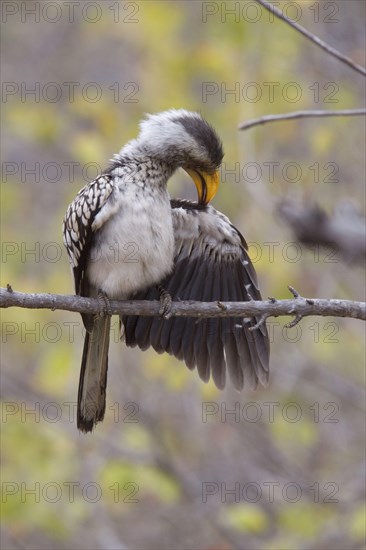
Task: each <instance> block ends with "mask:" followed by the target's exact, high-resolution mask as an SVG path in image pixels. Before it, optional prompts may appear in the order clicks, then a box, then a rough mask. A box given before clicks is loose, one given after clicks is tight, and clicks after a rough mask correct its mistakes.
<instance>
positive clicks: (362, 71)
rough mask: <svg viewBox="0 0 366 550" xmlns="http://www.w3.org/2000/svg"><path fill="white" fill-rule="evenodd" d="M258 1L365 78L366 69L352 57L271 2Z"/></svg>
mask: <svg viewBox="0 0 366 550" xmlns="http://www.w3.org/2000/svg"><path fill="white" fill-rule="evenodd" d="M256 1H257V2H258V4H261V6H263V7H264V8H265V9H266V10H268V11H269V12H272V13H273V14H274V15H275V16H276V17H278V18H279V19H282V21H285V23H287V24H288V25H290V26H291V27H293V28H294V29H296V30H297V31H299V32H300V33H301V34H302V35H303V36H305V37H306V38H308V39H309V40H311V42H313V43H314V44H316V45H317V46H319V48H322V49H323V50H324V51H326V52H327V53H329V54H330V55H332V56H333V57H335V58H336V59H338V60H339V61H342V63H345V64H346V65H348V66H349V67H351V69H353V70H354V71H357V72H358V73H360V74H362V75H363V76H366V69H365V68H364V67H362V66H361V65H358V64H357V63H355V62H354V61H353V60H352V59H351V58H350V57H347V56H346V55H344V54H343V53H341V52H339V51H338V50H336V49H335V48H332V46H329V44H327V43H326V42H324V41H323V40H321V39H320V38H319V37H318V36H316V35H315V34H313V33H311V32H310V31H308V30H307V29H305V28H304V27H302V26H301V25H299V24H298V23H295V21H292V20H291V19H290V18H289V17H287V16H286V15H284V14H283V13H282V11H281V10H280V9H278V8H276V7H275V6H273V5H272V4H271V3H270V2H267V1H266V0H256Z"/></svg>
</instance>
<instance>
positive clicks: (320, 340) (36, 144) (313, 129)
mask: <svg viewBox="0 0 366 550" xmlns="http://www.w3.org/2000/svg"><path fill="white" fill-rule="evenodd" d="M279 5H280V6H281V8H282V9H285V10H287V11H286V13H287V14H288V15H289V16H290V17H292V18H296V19H297V20H298V22H299V23H300V24H302V25H304V26H306V27H307V28H308V29H310V30H311V31H312V32H314V33H316V34H318V35H319V36H321V37H322V38H323V39H324V40H326V41H328V42H329V43H330V44H331V45H333V46H335V47H336V48H338V49H340V50H341V51H343V52H344V53H345V54H347V55H349V56H351V57H352V58H353V59H354V60H355V61H357V62H358V63H360V64H364V63H365V54H364V47H365V39H364V22H365V13H364V8H365V7H364V3H363V2H359V1H353V0H347V1H336V2H314V1H313V0H312V1H311V2H308V1H301V2H300V3H299V2H297V3H296V2H280V3H279ZM1 7H2V29H1V30H2V38H1V43H2V53H1V57H2V80H3V87H2V138H3V139H2V200H1V209H2V210H1V230H2V233H1V238H2V269H1V271H2V272H1V286H5V285H6V283H11V284H12V286H13V288H14V289H16V290H19V291H23V292H50V293H65V294H69V293H72V292H73V284H72V278H71V274H70V269H69V265H68V260H67V257H66V253H65V250H64V248H63V244H62V237H61V224H62V219H63V216H64V212H65V211H66V208H67V205H68V204H69V202H70V201H71V200H72V198H73V197H74V196H75V194H76V193H77V191H78V190H79V189H80V188H81V187H82V186H83V185H85V183H86V182H87V181H89V180H90V179H93V178H94V177H95V176H96V174H97V172H98V167H100V168H104V167H105V166H106V165H107V163H108V160H109V158H111V156H112V154H113V153H114V152H118V151H119V149H120V148H121V147H122V145H123V144H124V143H125V142H126V141H128V140H129V139H131V138H133V137H134V136H135V135H136V133H137V125H138V122H139V120H140V119H141V117H142V116H143V114H144V113H146V112H157V111H160V110H164V109H168V108H171V107H175V108H181V107H182V108H186V109H191V110H199V111H201V112H202V114H203V115H204V116H205V117H206V118H207V119H208V120H209V121H210V122H211V123H212V124H213V125H214V126H215V128H216V129H217V131H218V133H219V134H220V135H221V137H222V139H223V142H224V147H225V152H226V155H225V159H224V164H223V168H222V174H221V179H222V184H221V187H220V190H219V193H218V195H217V197H216V198H215V200H214V205H215V207H217V208H218V209H219V210H221V211H223V212H225V214H227V215H228V216H229V217H230V218H231V220H232V222H233V223H234V224H235V225H236V226H237V227H238V228H239V229H240V231H241V232H242V233H243V234H244V235H245V237H246V239H247V241H248V242H249V243H251V246H250V252H251V256H252V258H253V262H254V263H255V267H256V270H257V273H258V277H259V281H260V286H261V290H262V294H263V296H264V297H267V296H275V297H277V298H287V297H289V292H288V290H287V285H288V284H291V285H293V286H294V287H295V288H296V289H297V290H298V291H299V292H300V293H301V294H302V295H305V296H313V297H321V298H348V299H355V300H362V299H364V272H363V270H362V268H361V267H355V266H350V265H347V264H345V263H343V262H342V261H341V259H340V258H339V256H338V255H337V254H334V253H333V252H332V251H329V250H323V249H321V250H317V249H314V250H311V249H305V248H304V247H300V246H299V245H295V244H294V242H293V241H294V238H293V235H292V234H291V231H290V230H289V229H288V228H287V227H286V225H285V224H284V223H283V221H282V220H281V219H280V218H279V217H278V215H276V207H277V205H278V204H279V202H280V201H281V200H282V199H283V198H284V197H287V198H291V199H294V200H297V201H299V202H301V203H303V204H310V203H312V202H317V203H318V204H319V205H320V206H321V207H323V208H324V209H325V210H326V211H327V212H331V211H332V210H333V209H334V208H337V207H339V204H343V203H344V201H350V202H352V203H353V204H354V205H356V206H358V207H360V208H361V209H362V208H363V205H364V204H365V187H364V181H365V165H364V148H363V147H364V146H363V140H364V129H365V126H364V119H362V118H337V119H332V118H327V119H318V120H315V119H313V120H303V121H293V122H280V123H275V124H271V125H266V126H261V127H257V128H254V129H252V130H248V131H246V132H239V131H238V125H239V124H240V123H241V122H244V121H246V120H249V119H251V118H254V117H257V116H261V115H265V114H274V113H285V112H291V111H294V110H299V109H341V108H356V107H361V106H362V101H363V96H364V82H363V79H362V77H361V76H360V75H358V74H357V73H355V72H352V71H351V70H350V69H349V68H348V67H346V66H345V65H342V64H341V63H339V62H338V61H336V60H335V59H333V58H332V57H330V56H329V55H327V54H326V53H325V52H323V51H321V50H320V49H318V48H317V47H316V46H315V45H313V44H311V43H310V42H308V41H307V40H306V39H305V38H303V37H301V36H300V35H299V34H297V33H296V32H295V31H294V30H293V29H291V28H289V27H288V26H286V25H285V24H284V23H282V22H280V21H278V20H273V19H271V17H270V16H269V14H268V13H267V12H265V11H264V10H263V9H261V8H260V7H258V6H257V5H256V4H255V2H254V1H247V2H244V1H243V2H198V1H197V2H196V1H195V2H188V1H187V2H180V1H174V2H158V1H151V2H150V1H145V2H140V1H138V2H135V1H133V2H118V1H112V2H109V1H103V2H75V3H74V2H71V3H69V2H62V1H60V2H33V1H28V2H26V3H24V2H19V3H18V2H2V6H1ZM32 90H33V92H32ZM169 189H170V192H171V194H172V196H175V197H178V196H179V197H187V198H195V190H194V186H193V185H192V183H191V182H190V181H189V180H188V178H187V177H186V176H184V175H183V174H180V173H178V174H176V175H175V176H174V177H173V178H172V180H171V182H170V184H169ZM288 321H289V319H288V318H283V317H281V318H278V319H273V318H272V319H270V320H269V330H270V334H271V341H272V356H271V379H270V385H269V387H268V388H267V389H259V390H257V391H256V392H252V391H250V390H247V389H246V390H244V391H243V392H242V393H241V394H239V393H237V392H236V391H235V390H234V389H233V388H232V387H231V386H230V384H229V385H228V387H227V388H226V389H225V391H223V392H222V393H220V392H218V391H217V390H216V389H215V387H214V386H213V384H212V383H209V384H207V385H204V384H203V383H202V382H200V381H199V379H198V376H197V374H196V372H193V373H190V372H189V371H188V370H187V369H186V367H185V366H184V364H183V363H180V362H178V361H176V360H175V359H173V358H171V357H170V356H168V355H163V356H159V355H156V354H155V353H154V352H150V351H149V352H145V353H142V352H140V351H139V350H130V349H126V348H125V346H124V345H123V344H122V343H120V342H119V340H118V320H117V318H114V323H113V326H112V330H113V332H112V343H111V351H110V367H109V386H108V405H107V412H106V418H105V421H104V423H103V424H101V425H98V427H97V429H96V430H95V432H94V433H93V434H92V435H90V436H84V435H81V434H79V433H78V432H77V429H76V425H75V418H74V414H75V401H76V395H77V385H78V378H79V365H80V358H81V351H82V339H83V334H82V325H81V321H80V319H79V316H78V315H75V314H72V313H68V312H60V311H58V312H51V311H31V310H26V309H22V310H20V309H11V310H9V311H4V310H3V311H2V364H1V376H2V419H1V432H2V446H1V452H2V486H1V487H2V522H3V523H2V547H3V548H6V549H8V548H44V549H50V548H52V549H53V548H54V549H56V548H57V549H63V548H65V549H66V548H76V549H79V548H80V549H81V548H93V549H98V550H99V549H107V550H110V549H123V548H141V549H157V548H161V549H178V548H179V549H183V548H184V549H192V550H193V549H212V550H213V549H215V550H218V549H225V550H229V549H242V548H243V549H244V548H248V549H249V548H250V549H254V548H255V549H279V548H281V549H296V548H299V549H300V548H301V549H302V548H317V549H318V548H321V549H323V548H324V549H328V548H339V549H344V548H347V549H348V548H363V547H364V546H363V545H364V542H363V541H364V535H365V527H364V515H365V508H364V434H365V430H364V427H365V425H364V405H365V398H364V359H365V352H364V345H363V337H364V325H363V324H362V322H360V321H356V320H352V319H332V318H321V317H319V318H316V317H313V318H306V319H304V320H303V321H302V322H301V323H300V324H299V325H298V326H297V327H295V328H293V329H286V328H284V325H285V323H286V322H288ZM32 411H33V413H32ZM230 411H234V412H232V413H231V414H230Z"/></svg>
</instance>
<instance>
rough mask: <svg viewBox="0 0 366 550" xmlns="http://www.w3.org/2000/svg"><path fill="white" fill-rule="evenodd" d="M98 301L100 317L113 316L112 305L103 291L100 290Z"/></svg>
mask: <svg viewBox="0 0 366 550" xmlns="http://www.w3.org/2000/svg"><path fill="white" fill-rule="evenodd" d="M97 299H98V302H99V306H100V311H99V317H107V315H108V316H111V315H112V309H111V303H110V301H109V298H108V296H107V295H106V293H105V292H103V291H102V290H99V291H98V296H97Z"/></svg>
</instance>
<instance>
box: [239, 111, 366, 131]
mask: <svg viewBox="0 0 366 550" xmlns="http://www.w3.org/2000/svg"><path fill="white" fill-rule="evenodd" d="M360 115H366V109H343V110H340V109H339V110H336V111H295V112H294V113H286V114H279V115H265V116H261V117H259V118H252V120H249V121H248V122H243V124H240V126H239V130H248V129H249V128H253V126H259V125H260V124H267V123H268V122H278V121H279V120H292V119H296V118H312V117H324V116H360Z"/></svg>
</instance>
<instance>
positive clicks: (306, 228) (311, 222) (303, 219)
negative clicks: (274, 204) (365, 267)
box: [278, 200, 366, 263]
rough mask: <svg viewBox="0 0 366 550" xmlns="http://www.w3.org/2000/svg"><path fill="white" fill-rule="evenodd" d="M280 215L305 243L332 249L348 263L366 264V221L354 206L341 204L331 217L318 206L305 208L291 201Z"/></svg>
mask: <svg viewBox="0 0 366 550" xmlns="http://www.w3.org/2000/svg"><path fill="white" fill-rule="evenodd" d="M278 212H279V214H280V215H281V216H282V217H283V219H284V220H285V221H286V222H287V223H288V224H289V225H290V226H291V228H292V230H293V231H294V233H295V235H296V238H297V240H298V241H300V242H301V243H304V244H306V245H314V244H319V245H321V246H324V247H327V248H332V249H333V250H335V251H337V252H339V253H340V254H341V255H342V256H343V258H345V259H346V260H347V261H348V262H358V263H363V262H365V258H366V235H365V218H364V217H363V216H362V215H361V213H360V212H359V211H357V210H356V208H355V207H354V206H353V205H352V204H349V203H344V204H340V205H338V208H337V210H336V211H335V213H334V215H333V216H332V217H330V216H328V215H327V214H326V213H325V212H324V210H322V209H321V208H319V206H317V205H310V206H305V207H304V206H301V205H299V204H296V203H294V202H293V201H288V200H287V201H284V202H283V203H281V204H280V205H279V207H278Z"/></svg>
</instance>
